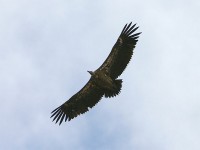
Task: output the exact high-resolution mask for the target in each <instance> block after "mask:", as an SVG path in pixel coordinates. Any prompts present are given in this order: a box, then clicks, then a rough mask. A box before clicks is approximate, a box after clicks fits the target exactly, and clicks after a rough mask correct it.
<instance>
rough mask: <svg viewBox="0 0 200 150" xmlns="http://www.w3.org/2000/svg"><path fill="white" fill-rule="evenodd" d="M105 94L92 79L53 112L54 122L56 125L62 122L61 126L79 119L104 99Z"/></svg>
mask: <svg viewBox="0 0 200 150" xmlns="http://www.w3.org/2000/svg"><path fill="white" fill-rule="evenodd" d="M102 96H103V92H102V90H101V89H100V88H98V87H97V86H96V85H95V84H94V81H93V79H92V77H91V78H90V80H89V81H88V82H87V84H86V85H85V86H84V87H83V88H82V89H81V90H80V91H79V92H78V93H76V94H75V95H73V96H72V97H71V98H70V99H69V100H68V101H66V102H65V103H64V104H62V105H61V106H60V107H58V108H56V109H55V110H53V111H52V112H51V113H52V116H51V117H54V118H53V121H54V120H56V123H57V122H58V121H59V120H60V122H59V125H60V124H61V123H62V121H63V120H65V122H66V121H67V120H68V121H70V120H71V119H73V118H75V117H77V116H78V115H80V114H83V113H85V112H87V111H88V108H92V107H93V106H94V105H95V104H96V103H98V102H99V100H100V99H101V98H102Z"/></svg>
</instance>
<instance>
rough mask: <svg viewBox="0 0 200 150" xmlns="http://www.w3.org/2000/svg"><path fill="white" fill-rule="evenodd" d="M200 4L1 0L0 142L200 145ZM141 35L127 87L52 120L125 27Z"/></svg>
mask: <svg viewBox="0 0 200 150" xmlns="http://www.w3.org/2000/svg"><path fill="white" fill-rule="evenodd" d="M199 8H200V1H197V0H196V1H194V0H190V1H189V0H188V1H181V0H169V1H158V0H153V1H147V0H137V1H132V0H116V1H105V0H101V1H89V0H74V1H64V0H57V1H54V0H48V1H47V0H44V1H39V0H29V1H24V0H18V1H15V0H1V1H0V71H1V73H0V91H1V94H0V100H1V105H0V118H1V124H0V149H2V150H16V149H20V150H36V149H37V150H44V149H48V150H55V149H59V150H64V149H68V150H94V149H97V150H111V149H114V150H122V149H127V150H128V149H130V150H131V149H133V150H147V149H148V150H189V149H191V150H199V149H200V143H199V139H200V128H199V127H200V92H199V89H200V67H199V64H200V59H199V58H200V46H199V39H200V38H199V37H200V31H199V26H200V18H199V14H200V11H199ZM131 21H132V22H133V23H137V24H138V25H139V26H140V28H139V31H141V32H142V35H141V37H140V38H139V42H138V43H137V46H136V49H135V53H134V56H133V59H132V60H131V62H130V64H129V65H128V67H127V69H126V70H125V72H124V74H123V75H122V76H121V77H120V78H122V79H123V81H124V82H123V88H122V92H121V94H120V95H119V96H118V97H116V98H112V99H105V98H103V99H102V100H101V102H100V103H98V104H97V105H96V106H95V107H94V108H93V109H92V110H90V111H89V112H88V113H86V114H84V115H81V116H79V117H78V118H76V119H74V120H72V121H70V122H67V123H63V124H62V125H61V126H58V125H57V124H56V125H55V124H54V123H53V122H52V120H51V119H50V118H49V117H50V112H51V111H52V110H53V109H54V108H56V107H57V106H59V105H60V104H62V103H63V102H64V101H66V100H67V99H68V98H70V97H71V96H72V95H73V94H75V93H76V92H77V91H78V90H80V89H81V88H82V87H83V86H84V85H85V83H86V82H87V80H88V79H89V77H90V75H89V74H88V73H87V72H86V71H87V70H95V69H96V68H97V67H99V66H100V65H101V63H102V62H103V61H104V60H105V58H106V57H107V55H108V54H109V52H110V50H111V48H112V46H113V45H114V43H115V42H116V39H117V38H118V36H119V34H120V32H121V30H122V28H123V26H124V25H125V24H126V23H129V22H131Z"/></svg>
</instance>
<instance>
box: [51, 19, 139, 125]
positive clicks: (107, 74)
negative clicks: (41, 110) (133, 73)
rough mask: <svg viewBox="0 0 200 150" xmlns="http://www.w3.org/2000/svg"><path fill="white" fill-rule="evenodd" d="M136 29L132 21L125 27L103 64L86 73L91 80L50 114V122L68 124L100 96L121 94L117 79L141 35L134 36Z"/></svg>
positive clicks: (107, 96)
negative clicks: (51, 119) (51, 120)
mask: <svg viewBox="0 0 200 150" xmlns="http://www.w3.org/2000/svg"><path fill="white" fill-rule="evenodd" d="M137 29H138V27H136V24H134V25H132V22H131V23H129V24H126V25H125V26H124V28H123V30H122V32H121V34H120V36H119V37H118V39H117V42H116V43H115V45H114V46H113V48H112V50H111V52H110V54H109V55H108V57H107V58H106V60H105V61H104V62H103V64H102V65H101V66H100V67H99V68H98V69H97V70H95V71H94V72H93V71H88V72H89V73H90V75H91V77H90V80H89V81H88V82H87V83H86V85H85V86H84V87H83V88H82V89H81V90H80V91H79V92H78V93H76V94H75V95H73V96H72V97H71V98H70V99H69V100H68V101H66V102H65V103H63V104H62V105H61V106H59V107H58V108H56V109H55V110H53V111H52V112H51V114H52V115H51V118H52V117H53V121H54V120H55V121H56V123H57V122H59V125H60V124H61V123H62V122H63V120H65V122H66V121H67V120H68V121H70V120H71V119H73V118H75V117H77V116H78V115H80V114H83V113H85V112H87V111H88V110H89V108H92V107H93V106H95V104H97V103H98V102H99V101H100V100H101V98H102V97H103V96H104V97H106V98H110V97H114V96H116V95H118V94H119V93H120V91H121V87H122V79H118V77H119V76H120V75H121V74H122V72H123V71H124V69H125V68H126V66H127V65H128V63H129V61H130V59H131V57H132V55H133V50H134V48H135V46H136V43H137V41H138V38H139V35H140V34H141V32H139V33H135V31H136V30H137Z"/></svg>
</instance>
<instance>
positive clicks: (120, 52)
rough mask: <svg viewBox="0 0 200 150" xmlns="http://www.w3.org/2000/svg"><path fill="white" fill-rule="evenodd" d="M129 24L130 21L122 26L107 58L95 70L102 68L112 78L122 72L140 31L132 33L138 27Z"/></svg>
mask: <svg viewBox="0 0 200 150" xmlns="http://www.w3.org/2000/svg"><path fill="white" fill-rule="evenodd" d="M131 24H132V22H131V23H130V24H129V25H127V24H126V25H125V26H124V28H123V30H122V32H121V34H120V36H119V38H118V40H117V42H116V43H115V45H114V46H113V48H112V50H111V52H110V54H109V55H108V57H107V59H106V60H105V61H104V63H103V64H102V65H101V66H100V67H99V68H98V69H97V70H96V71H100V70H104V71H106V72H107V73H108V74H109V75H110V77H111V78H114V79H116V78H117V77H118V76H120V75H121V74H122V72H123V71H124V69H125V68H126V66H127V64H128V63H129V61H130V59H131V57H132V55H133V49H134V48H135V45H136V43H137V41H138V40H137V39H138V37H139V34H140V33H141V32H140V33H135V34H133V33H134V32H135V31H136V30H137V29H138V27H135V26H136V24H134V25H133V26H131Z"/></svg>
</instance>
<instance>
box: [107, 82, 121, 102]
mask: <svg viewBox="0 0 200 150" xmlns="http://www.w3.org/2000/svg"><path fill="white" fill-rule="evenodd" d="M114 84H115V86H114V88H113V89H112V90H106V91H105V97H106V98H107V97H114V96H116V95H118V94H119V93H120V91H121V88H122V79H116V80H115V81H114Z"/></svg>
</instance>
